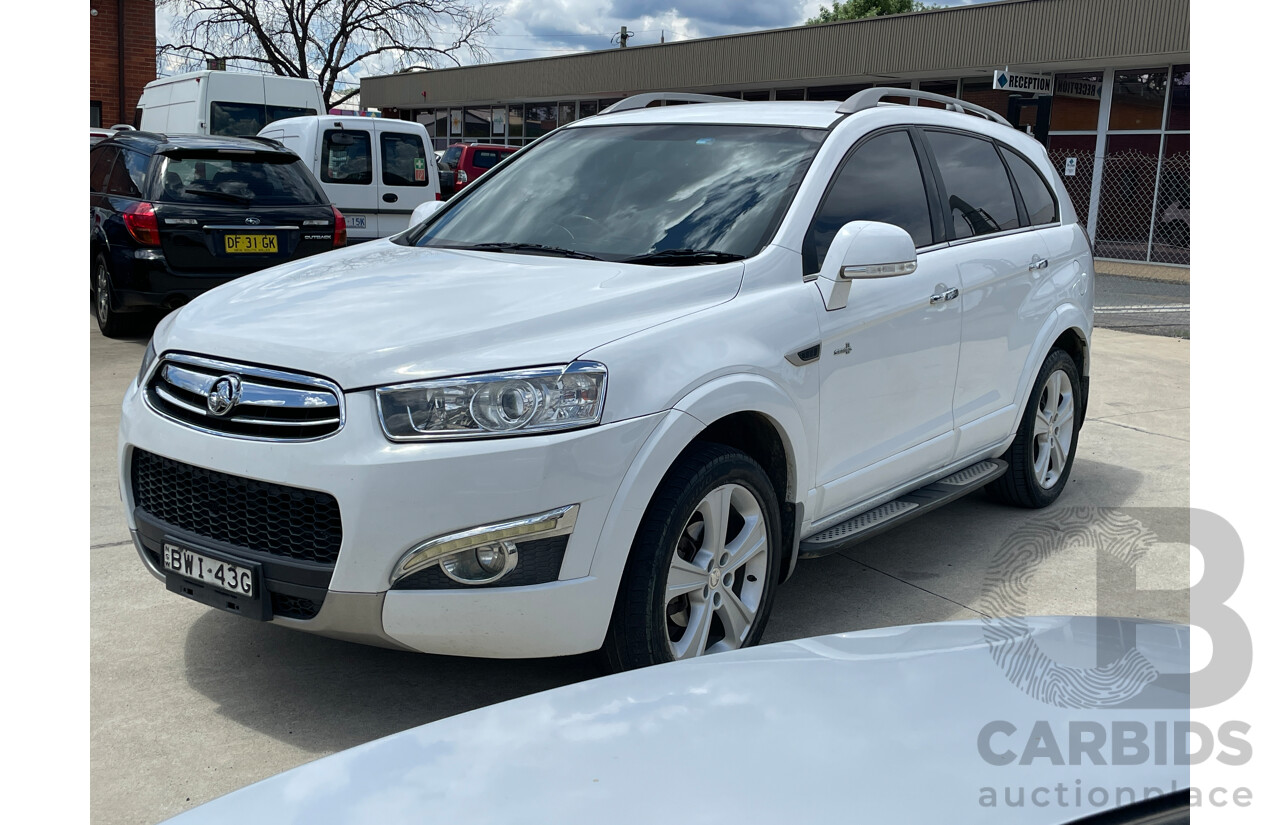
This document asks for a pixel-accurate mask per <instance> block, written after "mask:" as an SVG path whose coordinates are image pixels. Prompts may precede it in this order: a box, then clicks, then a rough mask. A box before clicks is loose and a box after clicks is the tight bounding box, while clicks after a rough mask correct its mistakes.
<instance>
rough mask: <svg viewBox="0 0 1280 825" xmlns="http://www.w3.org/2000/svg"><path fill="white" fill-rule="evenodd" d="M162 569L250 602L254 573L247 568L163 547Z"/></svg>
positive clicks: (189, 551) (188, 551)
mask: <svg viewBox="0 0 1280 825" xmlns="http://www.w3.org/2000/svg"><path fill="white" fill-rule="evenodd" d="M164 569H165V570H171V571H173V572H174V573H177V574H179V575H182V576H186V577H187V578H188V579H195V580H196V581H199V582H204V583H205V584H211V585H213V586H214V587H217V588H219V589H221V590H225V591H227V592H228V593H235V594H236V595H238V596H247V597H249V598H253V571H252V570H250V569H249V568H248V567H242V566H240V565H236V564H231V563H229V562H224V561H218V560H217V559H213V558H210V557H208V556H206V555H203V554H201V553H197V552H195V551H194V550H188V549H187V548H185V547H179V546H177V545H176V544H166V545H165V546H164Z"/></svg>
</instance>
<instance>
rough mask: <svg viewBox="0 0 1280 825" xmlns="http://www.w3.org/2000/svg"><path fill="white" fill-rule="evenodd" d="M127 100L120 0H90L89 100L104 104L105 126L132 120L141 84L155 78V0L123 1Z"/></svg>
mask: <svg viewBox="0 0 1280 825" xmlns="http://www.w3.org/2000/svg"><path fill="white" fill-rule="evenodd" d="M123 5H124V85H125V90H124V100H123V101H121V100H120V74H119V71H120V65H119V57H120V55H119V51H118V48H119V29H118V25H119V20H120V16H119V13H120V6H121V3H120V0H89V8H91V9H94V10H96V11H97V12H98V14H97V16H95V17H90V18H89V100H90V101H99V102H101V104H102V125H103V126H111V125H112V124H115V123H132V122H133V110H134V108H135V107H136V106H137V104H138V97H139V96H140V95H141V94H142V87H143V86H145V85H147V83H149V82H150V81H152V80H155V79H156V4H155V0H124V3H123Z"/></svg>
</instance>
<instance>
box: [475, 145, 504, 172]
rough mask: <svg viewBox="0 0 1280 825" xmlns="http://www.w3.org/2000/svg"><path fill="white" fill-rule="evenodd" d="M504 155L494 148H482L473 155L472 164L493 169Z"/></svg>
mask: <svg viewBox="0 0 1280 825" xmlns="http://www.w3.org/2000/svg"><path fill="white" fill-rule="evenodd" d="M502 157H503V156H502V155H501V154H499V153H497V152H495V151H493V150H492V149H481V150H480V151H478V152H476V153H475V154H474V155H472V156H471V165H472V166H474V167H475V168H477V169H491V168H493V167H494V166H497V165H498V161H500V160H502Z"/></svg>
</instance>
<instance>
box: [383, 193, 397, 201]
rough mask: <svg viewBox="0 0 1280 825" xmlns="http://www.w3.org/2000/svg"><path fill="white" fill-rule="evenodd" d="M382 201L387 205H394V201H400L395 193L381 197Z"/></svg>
mask: <svg viewBox="0 0 1280 825" xmlns="http://www.w3.org/2000/svg"><path fill="white" fill-rule="evenodd" d="M382 199H383V200H384V201H386V202H387V203H395V202H396V201H398V200H400V196H399V195H397V194H396V193H395V192H388V193H387V194H385V195H383V196H382Z"/></svg>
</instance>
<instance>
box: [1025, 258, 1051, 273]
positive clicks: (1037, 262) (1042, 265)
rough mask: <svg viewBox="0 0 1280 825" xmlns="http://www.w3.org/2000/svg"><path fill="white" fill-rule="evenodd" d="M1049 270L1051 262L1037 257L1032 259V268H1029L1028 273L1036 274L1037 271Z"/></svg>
mask: <svg viewBox="0 0 1280 825" xmlns="http://www.w3.org/2000/svg"><path fill="white" fill-rule="evenodd" d="M1048 268H1049V261H1047V260H1046V259H1044V258H1041V257H1040V256H1039V255H1037V256H1035V257H1034V258H1032V259H1031V266H1029V267H1027V271H1028V272H1035V271H1036V270H1037V269H1048Z"/></svg>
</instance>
